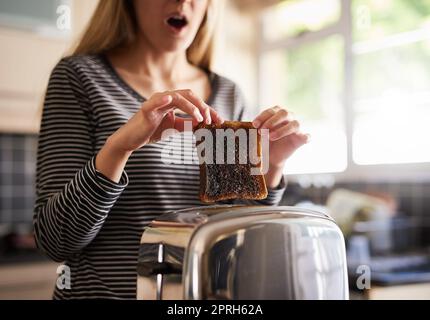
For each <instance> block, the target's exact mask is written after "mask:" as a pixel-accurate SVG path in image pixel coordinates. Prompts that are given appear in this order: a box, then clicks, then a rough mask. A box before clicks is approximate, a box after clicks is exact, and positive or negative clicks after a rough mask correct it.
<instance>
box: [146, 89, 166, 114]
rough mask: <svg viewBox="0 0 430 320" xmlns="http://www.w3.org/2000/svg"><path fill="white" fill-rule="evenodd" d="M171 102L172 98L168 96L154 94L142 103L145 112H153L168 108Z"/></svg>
mask: <svg viewBox="0 0 430 320" xmlns="http://www.w3.org/2000/svg"><path fill="white" fill-rule="evenodd" d="M172 101H173V97H172V96H171V95H170V94H161V93H158V94H154V95H153V96H151V97H150V98H149V99H148V100H147V101H145V102H144V105H145V108H147V110H155V109H158V108H163V107H166V106H168V105H169V104H170V103H171V102H172Z"/></svg>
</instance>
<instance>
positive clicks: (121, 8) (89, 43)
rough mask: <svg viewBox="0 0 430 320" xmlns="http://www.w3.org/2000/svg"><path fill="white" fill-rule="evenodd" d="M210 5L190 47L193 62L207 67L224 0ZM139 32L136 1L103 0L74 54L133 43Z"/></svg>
mask: <svg viewBox="0 0 430 320" xmlns="http://www.w3.org/2000/svg"><path fill="white" fill-rule="evenodd" d="M208 1H209V2H208V8H207V11H206V14H205V17H204V18H203V21H202V23H201V25H200V28H199V30H198V32H197V35H196V37H195V38H194V41H193V42H192V44H191V45H190V47H189V48H188V49H187V58H188V61H189V62H190V63H192V64H193V65H195V66H197V67H200V68H202V69H205V70H209V69H210V68H211V64H212V60H213V59H212V57H213V49H214V31H215V28H216V22H217V20H218V15H219V11H220V3H221V0H208ZM137 33H138V28H137V22H136V15H135V12H134V8H133V4H132V0H101V1H99V3H98V5H97V8H96V10H95V12H94V14H93V16H92V18H91V20H90V22H89V24H88V26H87V27H86V30H85V31H84V33H83V36H82V37H81V39H80V40H79V42H78V44H77V46H76V48H75V49H74V50H73V53H72V55H84V54H99V53H104V52H106V51H109V50H112V49H115V48H118V47H122V46H128V45H131V44H133V42H134V41H135V40H136V37H137Z"/></svg>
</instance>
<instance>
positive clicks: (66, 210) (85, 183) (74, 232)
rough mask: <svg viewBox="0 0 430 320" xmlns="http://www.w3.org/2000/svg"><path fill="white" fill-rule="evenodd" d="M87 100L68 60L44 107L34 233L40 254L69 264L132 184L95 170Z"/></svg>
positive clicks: (56, 75) (61, 65)
mask: <svg viewBox="0 0 430 320" xmlns="http://www.w3.org/2000/svg"><path fill="white" fill-rule="evenodd" d="M90 114H91V112H90V110H89V103H88V97H87V95H86V93H85V90H84V86H83V85H82V81H81V80H80V79H79V77H78V74H77V71H76V70H75V69H74V68H73V66H72V65H69V63H68V61H67V60H65V59H63V60H62V61H60V62H59V63H58V65H57V66H56V67H55V69H54V71H53V72H52V74H51V78H50V81H49V84H48V89H47V93H46V97H45V102H44V109H43V115H42V123H41V130H40V136H39V145H38V155H37V170H36V192H37V197H36V204H35V209H34V219H33V223H34V232H35V238H36V243H37V245H38V247H39V248H40V249H42V250H43V251H45V253H46V254H47V255H48V256H49V257H50V258H52V259H53V260H55V261H64V260H67V258H68V257H70V256H71V255H73V254H75V253H78V252H79V251H80V250H82V249H83V248H84V247H85V246H87V245H88V244H89V243H90V242H91V241H92V240H93V239H94V237H95V236H96V235H97V233H98V231H99V230H100V228H101V227H102V225H103V223H104V221H105V219H106V217H107V215H108V214H109V211H110V210H111V208H112V206H113V205H114V204H115V202H116V200H117V199H118V198H119V196H120V194H121V193H122V191H123V190H124V188H125V187H126V186H127V184H128V178H127V175H126V173H125V172H124V173H123V176H122V177H121V181H120V182H119V183H114V182H112V181H110V180H108V179H107V178H105V177H104V176H103V175H101V174H100V173H98V172H97V171H96V169H95V150H94V142H93V135H92V128H93V120H92V119H91V116H90Z"/></svg>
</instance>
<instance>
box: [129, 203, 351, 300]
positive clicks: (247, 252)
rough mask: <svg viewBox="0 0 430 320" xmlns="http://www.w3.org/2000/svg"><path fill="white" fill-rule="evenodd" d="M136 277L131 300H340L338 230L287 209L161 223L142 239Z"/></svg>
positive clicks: (207, 210)
mask: <svg viewBox="0 0 430 320" xmlns="http://www.w3.org/2000/svg"><path fill="white" fill-rule="evenodd" d="M137 271H138V279H137V299H151V300H154V299H166V300H170V299H192V300H201V299H224V300H225V299H232V300H236V299H241V300H242V299H288V300H290V299H342V300H343V299H348V279H347V266H346V254H345V243H344V238H343V235H342V233H341V231H340V229H339V228H338V226H337V225H336V223H335V222H334V221H333V220H332V219H331V218H330V217H329V216H327V215H325V214H322V213H318V212H314V211H311V210H307V209H306V210H305V209H299V208H295V207H268V206H230V205H227V206H212V207H208V206H206V207H198V208H191V209H186V210H179V211H175V212H171V213H167V214H164V215H161V216H160V217H159V218H157V219H156V220H154V221H153V222H152V223H151V224H150V225H149V226H148V227H147V228H146V229H145V231H144V233H143V235H142V239H141V244H140V250H139V260H138V267H137Z"/></svg>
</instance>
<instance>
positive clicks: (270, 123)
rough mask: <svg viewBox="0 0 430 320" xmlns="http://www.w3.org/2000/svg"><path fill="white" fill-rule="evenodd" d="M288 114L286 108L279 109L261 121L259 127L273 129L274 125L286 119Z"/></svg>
mask: <svg viewBox="0 0 430 320" xmlns="http://www.w3.org/2000/svg"><path fill="white" fill-rule="evenodd" d="M288 115H289V113H288V111H287V110H285V109H280V110H279V111H277V112H276V113H275V114H274V115H273V116H271V117H270V118H268V119H267V120H266V121H265V122H264V123H262V124H261V125H260V127H261V129H275V127H276V126H278V125H279V124H281V123H282V122H284V121H287V120H288Z"/></svg>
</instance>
